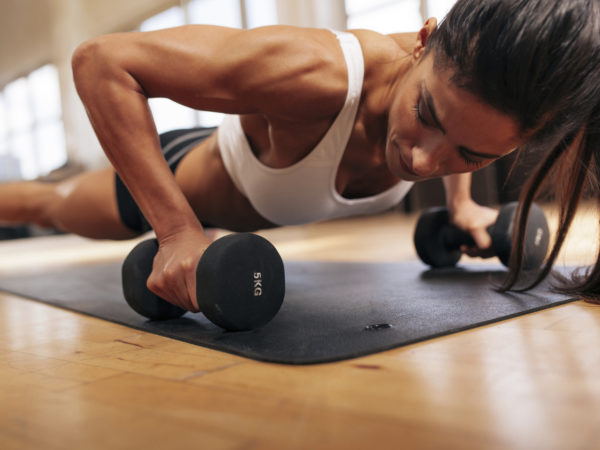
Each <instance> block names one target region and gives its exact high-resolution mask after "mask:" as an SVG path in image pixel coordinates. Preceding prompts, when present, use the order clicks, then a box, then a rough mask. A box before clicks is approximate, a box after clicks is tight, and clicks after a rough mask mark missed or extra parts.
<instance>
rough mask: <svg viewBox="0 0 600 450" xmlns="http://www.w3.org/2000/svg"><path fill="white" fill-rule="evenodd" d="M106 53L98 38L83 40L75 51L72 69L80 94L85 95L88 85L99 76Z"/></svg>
mask: <svg viewBox="0 0 600 450" xmlns="http://www.w3.org/2000/svg"><path fill="white" fill-rule="evenodd" d="M104 53H105V52H104V50H102V44H101V43H100V42H99V40H98V39H97V38H96V39H90V40H88V41H85V42H83V43H82V44H80V45H79V46H78V47H77V48H76V49H75V51H74V52H73V56H72V58H71V70H72V72H73V81H74V83H75V87H76V88H77V92H78V93H79V95H80V96H82V97H83V94H84V92H85V91H86V90H87V86H89V85H92V84H93V83H94V79H95V78H96V77H98V76H99V68H100V67H101V66H102V64H103V63H102V60H103V58H104V56H103V54H104Z"/></svg>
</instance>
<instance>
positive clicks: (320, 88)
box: [92, 25, 347, 116]
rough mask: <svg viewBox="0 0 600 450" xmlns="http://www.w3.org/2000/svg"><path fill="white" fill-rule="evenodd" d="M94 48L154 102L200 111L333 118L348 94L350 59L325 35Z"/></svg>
mask: <svg viewBox="0 0 600 450" xmlns="http://www.w3.org/2000/svg"><path fill="white" fill-rule="evenodd" d="M92 46H95V47H96V48H101V49H102V50H101V51H100V52H101V53H102V54H103V55H105V56H104V57H103V58H102V59H103V60H104V61H105V64H107V65H110V66H114V67H115V69H117V70H122V71H124V72H126V73H127V74H128V75H129V76H130V77H131V80H134V82H135V83H137V84H138V85H139V89H140V92H142V93H143V94H144V95H146V96H147V97H166V98H170V99H172V100H174V101H176V102H178V103H181V104H184V105H186V106H189V107H192V108H196V109H203V110H213V111H219V112H225V113H239V114H244V113H257V112H258V113H265V114H278V115H282V116H286V115H287V114H292V113H293V114H302V112H304V111H306V113H307V115H308V114H309V113H310V114H314V113H315V111H313V110H314V108H313V107H314V105H315V102H318V105H319V107H320V108H319V112H322V113H323V114H329V113H331V112H337V110H338V109H339V107H340V106H341V104H340V100H341V103H343V99H344V96H345V92H346V88H347V84H346V82H347V81H346V69H345V64H343V55H342V53H341V50H340V49H339V45H338V44H337V42H336V38H335V36H334V35H333V34H332V33H330V32H329V31H325V30H306V29H299V28H293V27H283V26H276V27H265V28H258V29H253V30H239V29H232V28H225V27H217V26H206V25H191V26H185V27H179V28H172V29H166V30H159V31H154V32H145V33H121V34H115V35H108V36H104V37H101V38H98V39H96V40H95V41H94V44H92ZM340 62H342V64H341V65H340ZM340 66H341V68H340ZM282 100H284V101H282ZM328 109H331V111H328Z"/></svg>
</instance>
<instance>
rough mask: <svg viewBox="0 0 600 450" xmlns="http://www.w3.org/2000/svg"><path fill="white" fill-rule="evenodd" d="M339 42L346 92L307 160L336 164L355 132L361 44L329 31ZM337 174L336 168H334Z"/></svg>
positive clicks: (362, 69)
mask: <svg viewBox="0 0 600 450" xmlns="http://www.w3.org/2000/svg"><path fill="white" fill-rule="evenodd" d="M331 31H332V32H333V33H334V34H335V35H336V36H337V38H338V41H339V43H340V47H341V49H342V52H343V54H344V59H345V61H346V67H347V72H348V91H347V93H346V100H345V102H344V106H342V109H341V110H340V112H339V113H338V115H337V117H336V118H335V120H334V122H333V124H332V125H331V127H330V128H329V130H327V132H326V133H325V136H324V137H323V139H321V141H320V142H319V143H318V144H317V146H316V147H315V148H314V150H313V151H312V152H311V153H310V155H309V156H310V158H309V159H312V158H314V159H321V158H325V159H326V160H327V161H329V162H330V163H331V161H332V160H333V161H336V162H339V161H341V159H342V156H343V154H344V151H345V150H346V146H347V144H348V140H349V139H350V135H351V133H352V130H353V128H354V121H355V120H356V113H357V111H358V106H359V104H360V98H361V94H362V86H363V79H364V72H365V67H364V58H363V54H362V48H361V46H360V42H359V41H358V39H357V38H356V36H354V35H353V34H352V33H348V32H340V31H333V30H331ZM334 167H335V170H336V171H337V164H334Z"/></svg>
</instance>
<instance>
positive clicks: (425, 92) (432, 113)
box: [419, 82, 498, 159]
mask: <svg viewBox="0 0 600 450" xmlns="http://www.w3.org/2000/svg"><path fill="white" fill-rule="evenodd" d="M419 87H420V90H421V97H422V98H423V99H424V100H425V106H427V110H428V111H429V115H430V116H431V120H433V123H434V125H435V126H436V127H437V128H439V130H440V131H441V132H442V133H444V134H447V133H446V129H445V128H444V126H443V125H442V124H441V122H440V119H438V116H437V114H436V111H435V106H434V104H433V97H432V96H431V93H430V92H429V91H428V90H427V88H426V87H425V83H424V82H421V83H420V86H419ZM458 149H459V150H460V151H461V152H463V153H467V154H468V155H470V156H475V157H477V158H483V159H498V155H492V154H490V153H482V152H476V151H475V150H471V149H470V148H468V147H465V146H464V145H459V146H458Z"/></svg>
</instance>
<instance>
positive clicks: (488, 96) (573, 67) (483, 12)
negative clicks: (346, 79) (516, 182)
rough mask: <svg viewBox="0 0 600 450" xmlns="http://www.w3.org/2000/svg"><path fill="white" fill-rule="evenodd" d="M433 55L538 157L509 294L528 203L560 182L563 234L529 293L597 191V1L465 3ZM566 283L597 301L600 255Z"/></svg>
mask: <svg viewBox="0 0 600 450" xmlns="http://www.w3.org/2000/svg"><path fill="white" fill-rule="evenodd" d="M426 51H427V52H434V53H433V54H434V58H435V59H434V61H435V62H434V67H437V68H444V67H449V68H452V69H453V70H454V72H455V76H454V77H453V78H452V80H453V82H454V83H456V85H457V86H459V87H462V88H464V89H466V90H468V91H469V92H472V93H473V94H475V95H477V96H478V97H479V98H481V99H482V100H483V101H485V102H486V103H488V104H489V105H491V106H492V107H494V108H496V109H498V110H499V111H501V112H503V113H505V114H508V115H510V116H512V117H514V118H515V119H516V121H517V122H518V124H519V126H520V127H521V131H522V133H523V134H528V135H531V136H532V137H531V139H528V142H527V143H526V144H525V145H524V146H523V147H522V149H521V151H536V152H540V155H541V156H540V159H541V162H540V164H539V165H538V166H537V168H536V169H535V171H534V172H533V174H532V176H531V177H530V179H529V180H528V182H527V183H526V185H525V187H524V189H523V191H522V193H521V199H520V200H521V201H520V206H519V211H518V213H517V219H516V223H515V230H517V232H516V233H515V236H514V237H513V251H512V258H511V262H510V272H509V275H508V277H507V279H506V281H505V283H504V285H503V286H502V289H503V290H508V289H514V288H515V286H516V283H517V280H518V278H519V273H520V272H521V268H522V258H523V257H522V255H523V235H524V231H525V227H526V222H527V219H526V218H527V214H528V212H529V209H530V207H531V204H532V202H533V201H534V200H535V198H536V197H537V196H538V194H539V193H540V192H541V190H542V187H543V185H544V183H545V182H547V181H548V180H549V179H551V178H552V179H553V180H554V183H553V185H554V187H555V188H556V199H557V200H558V204H559V217H558V229H557V233H556V237H555V240H554V243H553V245H552V247H551V251H550V254H549V256H548V258H547V260H546V264H545V265H544V267H543V269H542V270H541V271H540V273H539V276H538V277H537V279H536V281H535V282H534V283H532V284H530V285H529V286H527V288H531V287H533V286H535V285H537V284H538V283H539V282H541V281H542V280H543V279H544V278H545V277H546V276H547V275H548V274H549V273H550V271H551V268H552V265H553V264H554V262H555V260H556V257H557V255H558V252H559V251H560V249H561V247H562V245H563V243H564V240H565V237H566V234H567V231H568V229H569V227H570V225H571V222H572V220H573V217H574V214H575V211H576V209H577V207H578V205H579V203H580V200H581V197H582V193H583V191H584V187H585V186H587V185H590V186H592V187H593V188H594V193H595V194H596V196H597V193H598V191H599V189H598V177H597V174H598V168H599V167H600V165H599V163H600V154H599V151H600V5H599V0H458V2H457V3H456V4H455V6H454V7H453V8H452V10H451V11H450V13H449V14H448V16H447V17H446V18H445V19H444V20H443V21H442V23H441V24H440V26H439V28H438V29H437V30H436V31H435V32H434V33H433V34H432V35H431V37H430V38H429V41H428V43H427V50H426ZM556 176H560V177H561V178H559V180H560V182H559V183H557V182H556V180H557V178H555V177H556ZM560 281H561V283H560V286H559V289H560V290H562V291H563V292H566V293H569V294H572V295H582V296H584V297H586V298H587V299H591V300H594V301H600V256H598V257H597V258H596V263H595V265H593V266H592V267H589V268H588V269H587V270H586V271H585V272H584V274H583V275H575V274H574V275H573V276H572V278H571V280H566V279H564V278H562V279H560Z"/></svg>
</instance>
